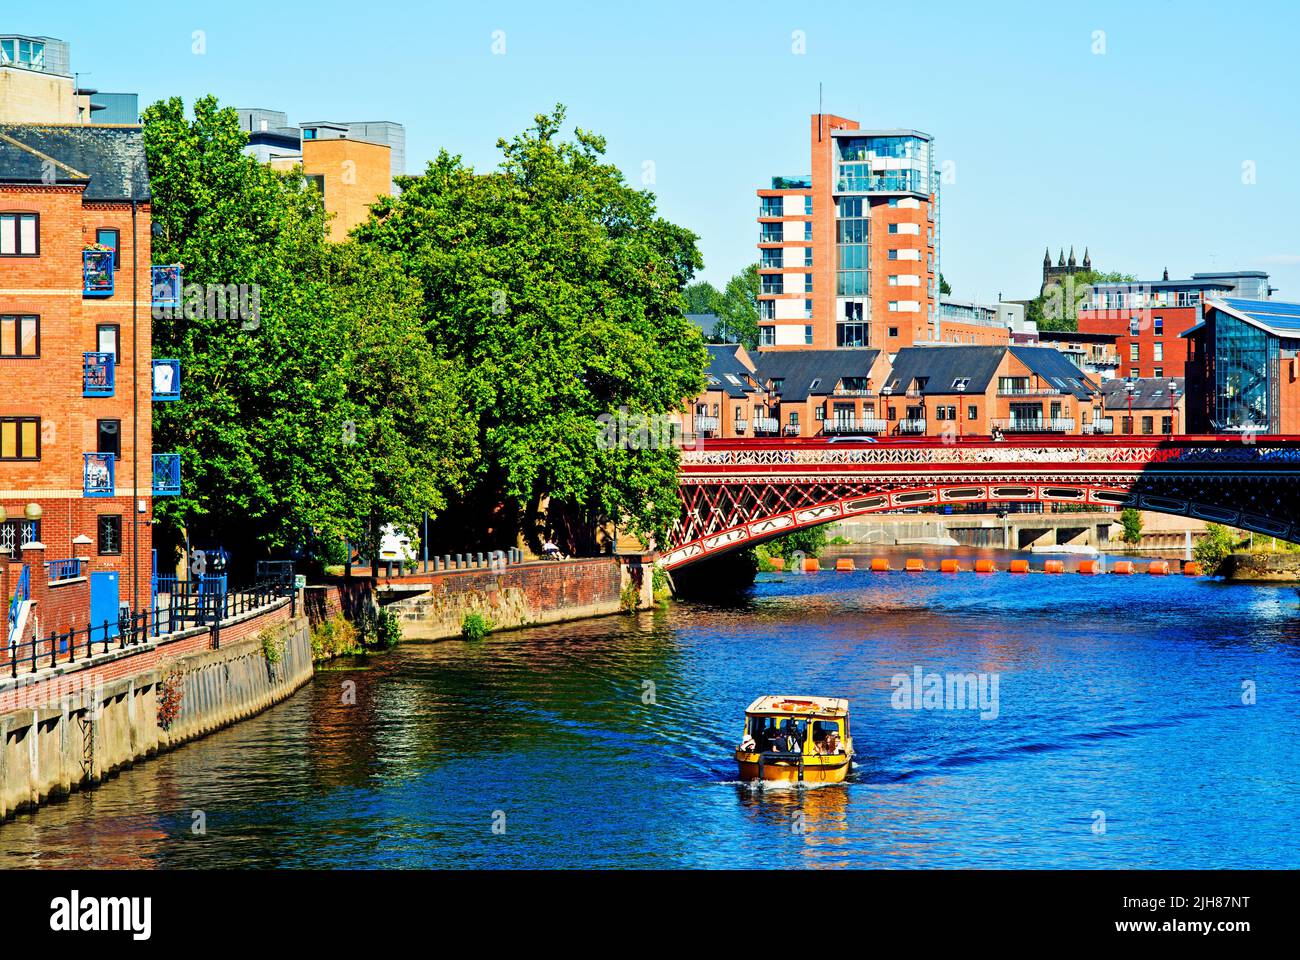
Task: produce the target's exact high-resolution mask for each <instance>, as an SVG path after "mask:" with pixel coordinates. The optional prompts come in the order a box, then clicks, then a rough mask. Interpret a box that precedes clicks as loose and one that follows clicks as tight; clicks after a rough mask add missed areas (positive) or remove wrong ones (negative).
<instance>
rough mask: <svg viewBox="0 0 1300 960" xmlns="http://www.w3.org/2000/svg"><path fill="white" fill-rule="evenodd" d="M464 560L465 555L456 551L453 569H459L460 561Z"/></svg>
mask: <svg viewBox="0 0 1300 960" xmlns="http://www.w3.org/2000/svg"><path fill="white" fill-rule="evenodd" d="M464 560H465V555H464V554H463V553H458V554H456V563H455V569H457V570H459V569H460V565H461V563H463V562H464Z"/></svg>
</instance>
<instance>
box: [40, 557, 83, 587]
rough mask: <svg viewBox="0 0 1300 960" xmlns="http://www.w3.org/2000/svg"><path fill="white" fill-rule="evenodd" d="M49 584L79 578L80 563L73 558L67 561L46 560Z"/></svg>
mask: <svg viewBox="0 0 1300 960" xmlns="http://www.w3.org/2000/svg"><path fill="white" fill-rule="evenodd" d="M45 567H46V569H47V570H48V571H49V579H50V581H51V582H53V581H55V580H75V579H76V578H77V577H79V576H81V561H80V560H78V559H77V558H75V557H73V558H72V559H69V560H46V561H45Z"/></svg>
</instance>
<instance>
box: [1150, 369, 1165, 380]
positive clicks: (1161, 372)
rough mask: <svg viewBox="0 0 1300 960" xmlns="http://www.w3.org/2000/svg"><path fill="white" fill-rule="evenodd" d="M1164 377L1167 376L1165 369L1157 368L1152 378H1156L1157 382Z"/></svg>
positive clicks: (1152, 373) (1153, 371) (1152, 372)
mask: <svg viewBox="0 0 1300 960" xmlns="http://www.w3.org/2000/svg"><path fill="white" fill-rule="evenodd" d="M1164 375H1165V368H1164V367H1156V368H1155V369H1154V370H1152V371H1151V376H1152V377H1154V378H1155V379H1157V380H1159V379H1160V378H1161V377H1163V376H1164Z"/></svg>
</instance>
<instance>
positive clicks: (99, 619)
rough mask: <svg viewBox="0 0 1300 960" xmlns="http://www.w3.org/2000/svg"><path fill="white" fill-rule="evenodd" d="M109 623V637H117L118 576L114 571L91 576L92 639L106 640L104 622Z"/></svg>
mask: <svg viewBox="0 0 1300 960" xmlns="http://www.w3.org/2000/svg"><path fill="white" fill-rule="evenodd" d="M106 620H107V621H108V635H109V636H110V637H116V636H117V574H116V573H114V572H113V571H111V570H109V571H105V572H103V573H92V574H91V575H90V626H91V631H92V632H91V639H93V640H102V639H104V632H103V630H104V621H106Z"/></svg>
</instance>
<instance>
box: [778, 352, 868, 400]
mask: <svg viewBox="0 0 1300 960" xmlns="http://www.w3.org/2000/svg"><path fill="white" fill-rule="evenodd" d="M879 356H880V351H879V350H872V349H870V348H860V347H849V348H841V349H839V350H760V351H759V353H758V360H757V361H756V362H755V366H756V367H757V368H758V376H759V379H760V380H764V381H766V380H780V381H782V384H781V399H782V400H785V401H787V402H789V403H800V402H802V401H804V400H807V399H808V397H809V396H817V397H822V396H827V395H828V394H830V392H831V391H832V390H834V389H835V385H836V384H837V383H839V382H840V381H841V380H842V379H844V378H845V377H866V376H869V375H870V373H871V367H872V365H873V364H874V363H875V362H876V358H877V357H879ZM873 386H877V387H878V386H880V384H873Z"/></svg>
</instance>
